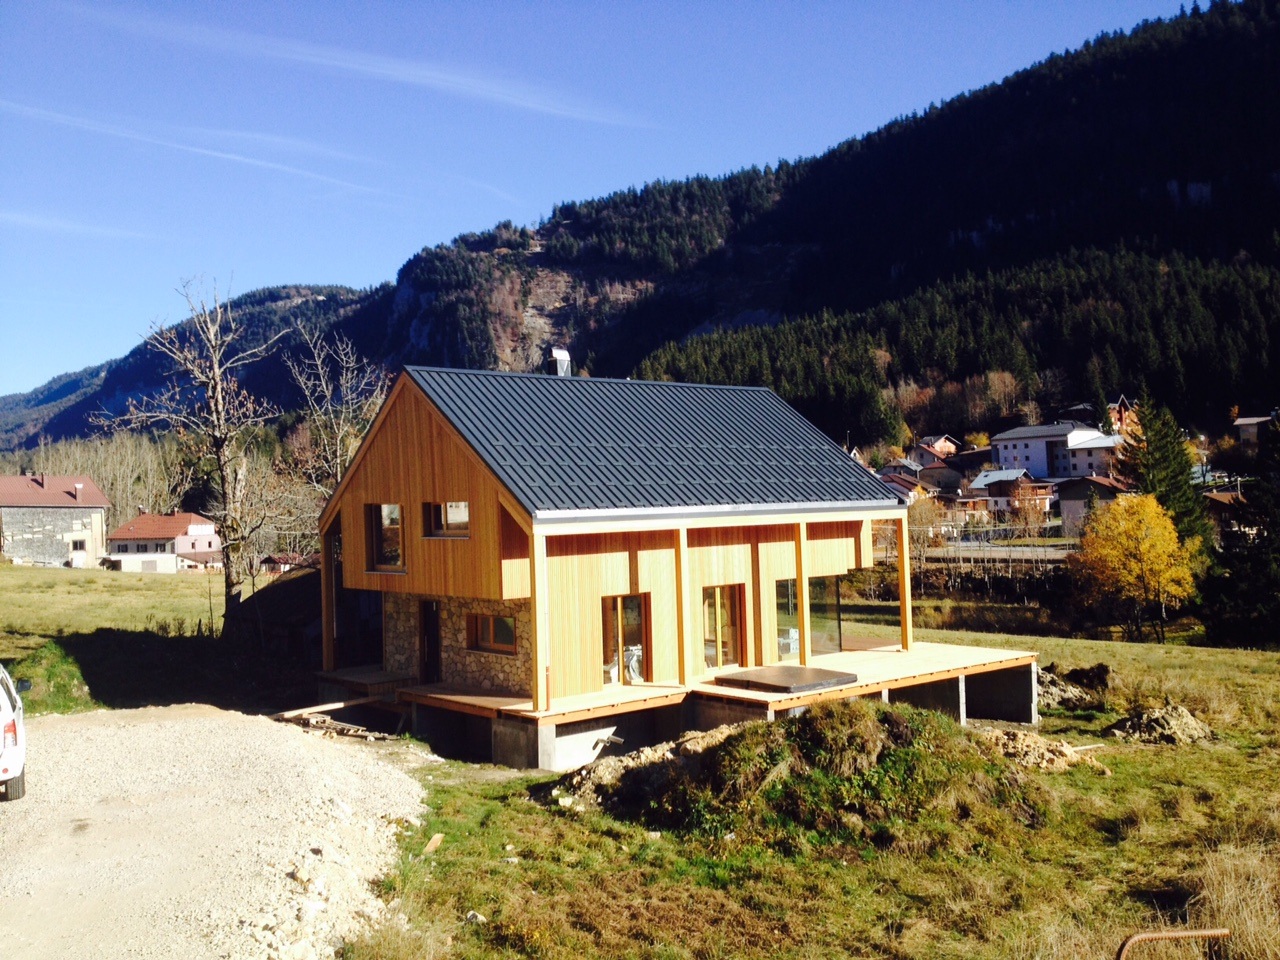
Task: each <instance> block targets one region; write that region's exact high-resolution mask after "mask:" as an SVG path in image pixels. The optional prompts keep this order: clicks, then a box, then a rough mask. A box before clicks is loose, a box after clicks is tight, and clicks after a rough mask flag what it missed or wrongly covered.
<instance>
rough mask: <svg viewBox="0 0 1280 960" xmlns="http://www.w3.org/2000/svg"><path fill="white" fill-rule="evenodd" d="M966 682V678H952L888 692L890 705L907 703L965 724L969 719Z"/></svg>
mask: <svg viewBox="0 0 1280 960" xmlns="http://www.w3.org/2000/svg"><path fill="white" fill-rule="evenodd" d="M964 681H965V678H964V677H952V678H951V679H949V680H935V681H934V682H933V683H918V684H916V685H915V686H911V687H897V688H896V689H893V690H890V691H888V693H889V703H907V704H910V705H911V706H913V707H923V708H925V709H926V710H937V711H938V712H939V713H945V714H948V715H949V716H951V717H952V718H954V719H955V720H958V721H959V722H960V723H962V724H963V723H964V722H965V721H966V719H967V718H968V715H967V712H966V710H965V700H966V697H965V682H964Z"/></svg>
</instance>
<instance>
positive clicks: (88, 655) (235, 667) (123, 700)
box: [0, 565, 315, 714]
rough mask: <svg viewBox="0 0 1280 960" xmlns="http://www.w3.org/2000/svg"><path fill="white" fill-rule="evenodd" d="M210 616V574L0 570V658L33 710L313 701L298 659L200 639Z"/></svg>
mask: <svg viewBox="0 0 1280 960" xmlns="http://www.w3.org/2000/svg"><path fill="white" fill-rule="evenodd" d="M264 593H265V592H264ZM211 609H212V611H213V616H212V618H211V617H210V610H211ZM211 619H212V621H213V624H214V629H218V628H220V626H221V620H222V580H221V578H220V577H217V576H213V577H207V576H203V575H181V576H166V575H163V574H122V573H113V572H107V571H92V570H43V569H32V568H29V567H16V566H8V565H4V566H0V660H6V661H9V660H17V663H15V664H14V665H13V667H12V669H11V671H10V672H11V673H13V675H14V676H16V677H26V678H28V679H30V680H31V681H32V683H33V689H32V691H31V693H30V694H29V695H28V696H27V697H26V698H25V700H26V703H27V707H28V710H29V711H30V712H31V713H33V714H36V713H47V712H55V713H66V712H70V711H74V710H86V709H92V708H95V707H101V706H106V707H138V706H147V705H154V704H167V703H186V702H200V703H212V704H215V705H217V706H223V707H231V708H235V709H240V710H248V711H258V710H264V711H268V712H270V711H273V710H282V709H285V708H288V707H296V706H302V705H303V704H305V703H308V702H314V696H315V688H314V683H313V681H312V680H311V678H310V675H309V672H308V670H307V667H308V664H307V663H306V661H305V658H304V657H299V658H293V659H290V658H288V657H282V656H279V655H274V654H265V655H264V652H263V651H261V650H259V649H257V648H254V647H248V646H232V645H229V644H227V643H225V642H224V641H222V640H221V639H219V638H218V637H217V636H214V635H211V631H210V620H211Z"/></svg>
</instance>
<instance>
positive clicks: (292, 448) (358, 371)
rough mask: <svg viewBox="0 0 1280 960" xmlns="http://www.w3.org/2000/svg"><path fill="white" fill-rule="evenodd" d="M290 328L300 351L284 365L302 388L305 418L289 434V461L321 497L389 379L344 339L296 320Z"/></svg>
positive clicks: (347, 458) (359, 436) (362, 431)
mask: <svg viewBox="0 0 1280 960" xmlns="http://www.w3.org/2000/svg"><path fill="white" fill-rule="evenodd" d="M296 329H297V333H298V336H299V337H300V338H301V339H302V342H303V343H304V344H305V346H306V352H305V353H304V354H303V355H302V356H301V357H293V356H287V357H286V358H285V363H286V364H288V367H289V372H290V373H291V374H292V375H293V380H294V382H295V383H296V384H297V385H298V388H299V389H300V390H301V391H302V397H303V401H304V402H305V403H306V414H307V416H306V421H305V422H304V423H303V425H302V426H301V427H299V429H298V430H296V431H295V432H294V435H293V436H292V437H291V438H290V444H289V453H290V460H291V462H292V464H293V466H294V468H295V469H296V471H297V473H298V475H299V476H301V477H302V478H303V479H304V480H306V482H307V483H309V484H311V486H313V487H314V488H315V489H316V491H317V492H319V493H320V494H321V495H322V496H323V497H324V498H326V499H327V498H328V497H330V496H332V495H333V491H334V490H335V489H336V488H337V486H338V483H339V481H341V480H342V475H343V473H344V472H345V471H346V469H347V465H348V464H349V463H351V458H352V457H354V456H355V452H356V449H357V448H358V447H359V446H360V441H361V439H363V437H364V434H365V431H366V430H368V428H369V425H370V424H371V423H372V422H373V418H374V417H375V416H376V415H377V413H378V410H379V408H380V407H381V406H382V402H383V401H384V400H385V399H386V397H387V390H388V388H389V386H390V378H389V377H388V376H387V374H386V371H384V370H382V369H381V368H380V367H378V366H376V365H374V364H372V363H370V362H368V361H367V360H365V359H364V358H363V357H361V356H360V354H359V353H358V352H357V351H356V348H355V346H354V345H353V344H352V343H351V341H350V340H348V339H347V338H346V337H344V336H341V335H338V336H336V337H334V338H333V340H332V341H330V340H327V339H325V337H324V335H323V334H322V333H321V332H320V331H318V330H307V329H305V328H304V327H303V326H302V325H300V324H299V325H298V326H297V328H296Z"/></svg>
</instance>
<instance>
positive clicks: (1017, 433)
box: [991, 420, 1124, 480]
mask: <svg viewBox="0 0 1280 960" xmlns="http://www.w3.org/2000/svg"><path fill="white" fill-rule="evenodd" d="M1123 443H1124V438H1123V437H1122V436H1120V435H1119V434H1115V435H1113V436H1108V435H1106V434H1104V433H1103V432H1102V431H1101V430H1099V429H1098V428H1097V427H1090V426H1087V425H1085V424H1083V423H1077V422H1076V421H1074V420H1067V421H1063V422H1060V423H1045V424H1040V425H1038V426H1034V427H1017V428H1015V429H1013V430H1006V431H1005V432H1004V433H1001V434H997V435H996V436H994V437H992V438H991V459H992V461H993V462H994V463H995V464H996V466H997V467H999V468H1000V469H1003V470H1026V471H1027V473H1029V474H1030V475H1031V476H1032V477H1035V478H1036V479H1038V480H1045V479H1049V478H1065V477H1090V476H1107V475H1108V474H1110V472H1111V462H1112V459H1113V458H1114V457H1115V455H1116V451H1117V450H1118V449H1119V448H1120V446H1121V445H1122V444H1123Z"/></svg>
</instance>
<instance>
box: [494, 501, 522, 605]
mask: <svg viewBox="0 0 1280 960" xmlns="http://www.w3.org/2000/svg"><path fill="white" fill-rule="evenodd" d="M498 526H499V529H500V531H501V535H502V544H501V547H500V549H501V553H502V599H504V600H523V599H524V598H525V597H527V596H529V534H527V533H526V532H525V530H524V528H523V527H521V526H520V524H519V523H518V522H517V521H516V519H515V517H513V516H511V512H510V511H509V510H508V509H507V508H506V507H505V506H503V505H502V503H499V504H498Z"/></svg>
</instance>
